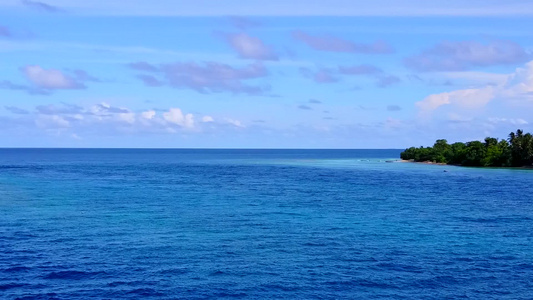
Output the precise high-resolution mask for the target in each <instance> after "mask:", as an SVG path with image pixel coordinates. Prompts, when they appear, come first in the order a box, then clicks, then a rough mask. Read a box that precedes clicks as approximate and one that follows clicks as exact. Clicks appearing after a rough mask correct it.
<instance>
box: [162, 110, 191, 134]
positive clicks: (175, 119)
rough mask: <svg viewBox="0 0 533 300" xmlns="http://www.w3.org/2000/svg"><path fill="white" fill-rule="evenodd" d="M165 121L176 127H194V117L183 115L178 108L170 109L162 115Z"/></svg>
mask: <svg viewBox="0 0 533 300" xmlns="http://www.w3.org/2000/svg"><path fill="white" fill-rule="evenodd" d="M163 118H164V119H165V121H167V122H168V123H171V124H175V125H178V126H180V127H183V128H189V129H190V128H193V127H194V116H193V115H192V114H183V112H182V111H181V109H179V108H171V109H169V111H168V112H166V113H163Z"/></svg>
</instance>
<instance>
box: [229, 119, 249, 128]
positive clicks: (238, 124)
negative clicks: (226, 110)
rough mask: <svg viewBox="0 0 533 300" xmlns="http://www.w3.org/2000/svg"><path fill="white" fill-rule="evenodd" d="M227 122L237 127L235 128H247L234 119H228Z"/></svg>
mask: <svg viewBox="0 0 533 300" xmlns="http://www.w3.org/2000/svg"><path fill="white" fill-rule="evenodd" d="M226 122H228V123H229V124H231V125H233V126H235V127H240V128H244V127H246V126H244V125H243V124H242V123H241V121H239V120H234V119H226Z"/></svg>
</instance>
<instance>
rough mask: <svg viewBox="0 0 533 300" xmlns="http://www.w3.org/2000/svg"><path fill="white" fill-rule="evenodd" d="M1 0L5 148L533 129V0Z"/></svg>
mask: <svg viewBox="0 0 533 300" xmlns="http://www.w3.org/2000/svg"><path fill="white" fill-rule="evenodd" d="M264 2H265V1H261V2H260V1H250V0H227V1H213V0H211V1H207V0H198V1H179V0H173V1H170V0H152V1H140V0H131V1H114V0H113V1H112V0H109V1H96V0H92V1H91V0H84V1H77V0H46V1H33V0H0V147H84V148H86V147H88V148H92V147H103V148H107V147H110V148H116V147H120V148H129V147H134V148H397V149H399V148H406V147H410V146H430V145H432V144H433V143H434V141H435V140H436V139H441V138H444V139H447V140H448V141H449V142H457V141H462V142H465V141H471V140H483V139H484V138H485V137H487V136H493V137H498V138H506V137H507V136H508V134H509V133H510V132H511V131H516V130H517V129H523V130H524V131H526V132H533V125H532V124H533V31H532V30H531V28H533V2H531V1H516V0H510V1H490V0H484V1H478V0H472V1H456V0H447V1H442V0H435V1H413V0H410V1H409V0H404V1H390V0H376V1H355V0H351V1H348V0H329V1H318V0H315V1H312V0H307V1H301V0H293V1H279V0H270V1H268V3H264Z"/></svg>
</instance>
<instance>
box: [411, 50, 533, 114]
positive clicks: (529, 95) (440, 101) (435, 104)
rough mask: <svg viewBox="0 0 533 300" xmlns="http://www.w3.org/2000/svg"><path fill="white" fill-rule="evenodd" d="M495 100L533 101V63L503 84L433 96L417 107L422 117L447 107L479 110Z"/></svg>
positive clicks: (509, 77)
mask: <svg viewBox="0 0 533 300" xmlns="http://www.w3.org/2000/svg"><path fill="white" fill-rule="evenodd" d="M494 99H498V100H501V101H503V102H509V101H511V100H512V101H514V102H515V103H516V102H528V101H533V61H531V62H529V63H527V64H526V65H525V67H524V68H518V69H517V70H516V71H515V72H514V73H513V74H511V75H508V77H507V80H506V81H505V82H503V83H500V84H497V85H491V84H487V85H485V86H480V87H477V88H470V89H461V90H455V91H450V92H445V93H440V94H432V95H429V96H427V97H426V98H424V99H423V100H422V101H419V102H417V103H416V106H417V107H418V108H419V109H420V112H421V114H422V115H428V114H430V113H431V112H433V111H435V110H437V109H439V108H440V107H442V106H445V105H450V106H454V107H456V108H460V109H478V108H481V107H484V106H485V105H487V104H488V103H489V102H490V101H492V100H494Z"/></svg>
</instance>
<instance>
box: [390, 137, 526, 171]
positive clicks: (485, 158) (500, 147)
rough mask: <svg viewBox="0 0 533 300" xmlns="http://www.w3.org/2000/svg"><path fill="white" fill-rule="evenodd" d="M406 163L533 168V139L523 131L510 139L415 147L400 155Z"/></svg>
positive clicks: (439, 141)
mask: <svg viewBox="0 0 533 300" xmlns="http://www.w3.org/2000/svg"><path fill="white" fill-rule="evenodd" d="M400 157H401V158H402V159H405V160H414V161H418V162H422V161H431V162H436V163H445V164H452V165H462V166H481V167H523V166H532V165H533V136H532V135H531V134H530V133H526V134H524V132H523V131H522V130H517V131H516V133H514V132H511V133H510V134H509V138H508V139H507V140H505V139H502V140H498V139H496V138H491V137H487V138H485V142H480V141H471V142H468V143H453V144H448V142H447V141H446V140H437V141H436V142H435V144H434V145H433V147H420V148H415V147H411V148H408V149H405V151H403V152H402V153H401V154H400Z"/></svg>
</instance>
